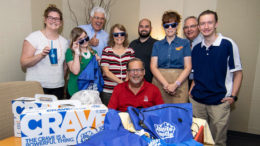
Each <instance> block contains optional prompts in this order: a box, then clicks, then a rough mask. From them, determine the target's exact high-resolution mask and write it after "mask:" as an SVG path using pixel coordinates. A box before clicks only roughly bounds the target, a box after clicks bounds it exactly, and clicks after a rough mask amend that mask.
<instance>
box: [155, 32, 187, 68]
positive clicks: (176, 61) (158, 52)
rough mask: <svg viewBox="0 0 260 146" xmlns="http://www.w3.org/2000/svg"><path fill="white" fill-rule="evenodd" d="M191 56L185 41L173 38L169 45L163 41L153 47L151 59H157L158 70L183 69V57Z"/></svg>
mask: <svg viewBox="0 0 260 146" xmlns="http://www.w3.org/2000/svg"><path fill="white" fill-rule="evenodd" d="M188 56H191V49H190V44H189V41H188V40H187V39H182V38H179V37H177V36H176V37H175V39H174V40H173V41H172V42H171V43H170V44H169V43H168V42H167V40H166V38H165V39H163V40H161V41H157V42H155V43H154V45H153V51H152V57H158V68H165V69H169V68H172V69H184V57H188Z"/></svg>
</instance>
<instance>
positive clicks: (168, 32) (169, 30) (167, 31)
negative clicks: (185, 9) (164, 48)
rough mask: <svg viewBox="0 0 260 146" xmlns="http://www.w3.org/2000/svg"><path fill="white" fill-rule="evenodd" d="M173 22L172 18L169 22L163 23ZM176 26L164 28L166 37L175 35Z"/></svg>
mask: <svg viewBox="0 0 260 146" xmlns="http://www.w3.org/2000/svg"><path fill="white" fill-rule="evenodd" d="M173 23H175V21H173V20H172V21H170V22H169V23H165V24H166V25H167V24H173ZM177 26H178V25H177ZM177 26H176V27H174V28H173V27H172V26H169V27H168V28H164V30H165V34H166V37H173V36H175V35H176V32H177Z"/></svg>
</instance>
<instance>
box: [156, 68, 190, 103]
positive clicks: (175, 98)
mask: <svg viewBox="0 0 260 146" xmlns="http://www.w3.org/2000/svg"><path fill="white" fill-rule="evenodd" d="M159 71H160V72H161V74H162V76H163V77H164V78H165V79H166V80H167V81H168V83H169V84H171V83H175V81H176V79H177V78H178V77H179V75H180V74H181V72H182V71H183V69H159ZM152 83H153V84H154V85H156V86H157V87H158V88H159V89H160V91H161V94H162V98H163V101H164V103H186V102H188V80H185V81H184V82H183V83H182V84H181V86H180V87H179V88H177V89H176V93H175V94H174V95H170V94H168V93H167V92H165V90H164V89H163V86H162V84H161V83H160V82H159V81H158V80H157V79H156V78H155V77H154V78H153V81H152Z"/></svg>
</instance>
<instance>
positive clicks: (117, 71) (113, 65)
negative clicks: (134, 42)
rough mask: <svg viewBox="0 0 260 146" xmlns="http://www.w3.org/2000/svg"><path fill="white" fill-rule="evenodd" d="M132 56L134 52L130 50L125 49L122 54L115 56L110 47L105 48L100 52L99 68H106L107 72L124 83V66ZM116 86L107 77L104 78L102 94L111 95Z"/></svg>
mask: <svg viewBox="0 0 260 146" xmlns="http://www.w3.org/2000/svg"><path fill="white" fill-rule="evenodd" d="M134 56H135V52H134V50H133V49H132V48H127V49H126V50H125V53H124V54H122V55H117V54H115V53H114V52H113V49H112V48H111V47H106V48H105V49H104V50H103V52H102V57H101V66H108V68H109V71H111V72H112V73H113V74H114V75H115V76H116V77H117V78H119V79H121V80H123V81H124V80H125V79H126V65H127V63H128V61H129V60H131V59H132V58H134ZM116 85H117V83H116V82H114V81H111V80H110V79H109V78H108V77H106V76H104V89H103V92H106V93H112V92H113V89H114V87H115V86H116Z"/></svg>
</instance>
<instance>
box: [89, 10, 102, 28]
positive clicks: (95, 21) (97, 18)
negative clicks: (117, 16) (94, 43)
mask: <svg viewBox="0 0 260 146" xmlns="http://www.w3.org/2000/svg"><path fill="white" fill-rule="evenodd" d="M104 24H105V14H104V13H102V12H95V13H94V16H93V17H91V25H92V27H93V29H94V30H95V31H96V32H98V31H100V30H101V29H102V28H103V26H104Z"/></svg>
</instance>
